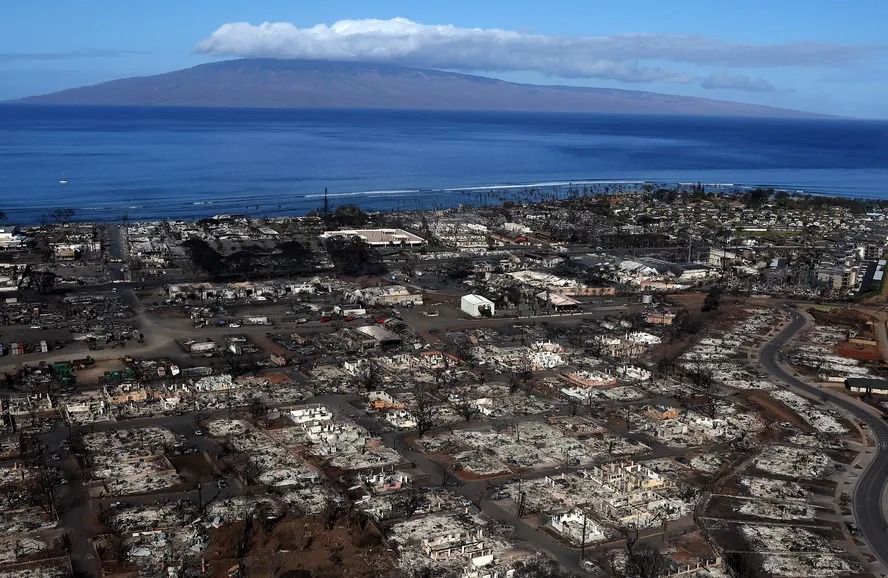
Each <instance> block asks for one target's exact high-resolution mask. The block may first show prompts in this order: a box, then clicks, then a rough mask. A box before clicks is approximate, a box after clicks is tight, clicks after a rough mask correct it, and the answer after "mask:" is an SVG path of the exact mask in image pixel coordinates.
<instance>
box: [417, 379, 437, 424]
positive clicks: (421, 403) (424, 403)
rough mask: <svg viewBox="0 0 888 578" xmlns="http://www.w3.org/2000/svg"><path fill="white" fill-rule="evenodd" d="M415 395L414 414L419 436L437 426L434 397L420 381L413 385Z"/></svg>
mask: <svg viewBox="0 0 888 578" xmlns="http://www.w3.org/2000/svg"><path fill="white" fill-rule="evenodd" d="M413 395H414V400H413V404H414V405H413V416H414V418H415V419H416V431H417V433H419V437H422V436H424V435H425V433H426V432H427V431H429V430H430V429H432V428H433V427H435V424H434V421H435V407H434V399H433V398H432V395H431V394H430V393H429V391H428V388H427V387H426V386H425V385H424V384H422V383H420V382H416V385H414V386H413Z"/></svg>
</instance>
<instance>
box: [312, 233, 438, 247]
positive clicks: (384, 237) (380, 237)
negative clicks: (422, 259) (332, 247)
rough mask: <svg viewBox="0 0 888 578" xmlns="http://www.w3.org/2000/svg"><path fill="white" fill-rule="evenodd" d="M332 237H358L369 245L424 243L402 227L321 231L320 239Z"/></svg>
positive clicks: (421, 244)
mask: <svg viewBox="0 0 888 578" xmlns="http://www.w3.org/2000/svg"><path fill="white" fill-rule="evenodd" d="M334 237H345V238H351V237H358V238H359V239H361V240H363V241H364V242H365V243H367V244H368V245H370V246H371V247H421V246H423V245H425V244H426V241H425V239H423V238H422V237H419V236H417V235H414V234H413V233H408V232H407V231H405V230H403V229H343V230H340V231H325V232H323V233H321V239H332V238H334Z"/></svg>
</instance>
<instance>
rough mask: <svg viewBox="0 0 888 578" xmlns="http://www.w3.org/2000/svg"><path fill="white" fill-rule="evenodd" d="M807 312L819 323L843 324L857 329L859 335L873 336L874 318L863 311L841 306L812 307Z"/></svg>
mask: <svg viewBox="0 0 888 578" xmlns="http://www.w3.org/2000/svg"><path fill="white" fill-rule="evenodd" d="M808 313H810V314H811V316H812V317H813V318H814V320H815V321H816V322H817V323H819V324H821V325H843V326H845V327H850V328H853V329H855V330H857V332H858V333H859V334H860V336H861V337H869V338H870V339H872V338H873V326H872V324H873V322H874V319H873V318H872V317H871V316H869V315H867V314H866V313H864V312H863V311H858V310H856V309H848V308H842V307H836V308H834V309H830V310H828V311H825V310H822V309H817V308H815V307H812V308H811V309H808Z"/></svg>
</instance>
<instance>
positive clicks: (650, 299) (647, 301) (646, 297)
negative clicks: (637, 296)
mask: <svg viewBox="0 0 888 578" xmlns="http://www.w3.org/2000/svg"><path fill="white" fill-rule="evenodd" d="M641 302H642V303H643V304H644V305H650V304H651V303H653V302H654V296H653V295H651V294H650V293H647V294H645V295H642V296H641Z"/></svg>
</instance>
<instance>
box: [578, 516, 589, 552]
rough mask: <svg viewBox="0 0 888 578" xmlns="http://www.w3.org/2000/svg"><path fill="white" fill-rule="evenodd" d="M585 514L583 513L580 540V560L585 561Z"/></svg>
mask: <svg viewBox="0 0 888 578" xmlns="http://www.w3.org/2000/svg"><path fill="white" fill-rule="evenodd" d="M586 520H588V518H587V517H586V513H585V512H583V537H582V538H580V560H585V559H586Z"/></svg>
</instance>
